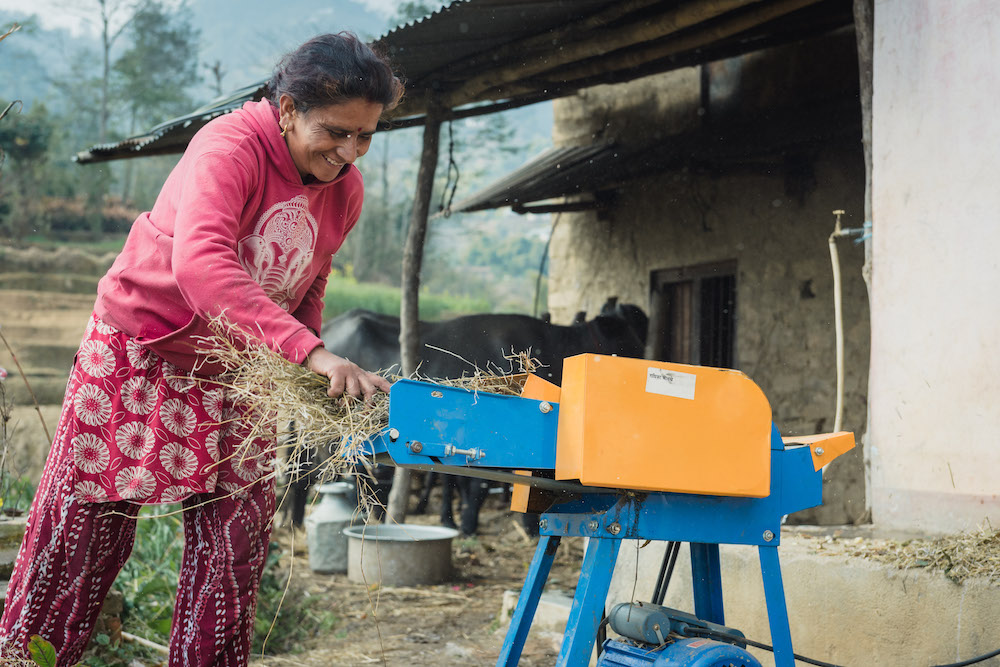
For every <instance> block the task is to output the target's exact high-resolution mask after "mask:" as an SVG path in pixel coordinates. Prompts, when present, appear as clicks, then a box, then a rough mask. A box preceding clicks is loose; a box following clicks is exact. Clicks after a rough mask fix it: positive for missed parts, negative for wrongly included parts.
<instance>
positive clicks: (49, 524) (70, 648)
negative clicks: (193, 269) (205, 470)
mask: <svg viewBox="0 0 1000 667" xmlns="http://www.w3.org/2000/svg"><path fill="white" fill-rule="evenodd" d="M65 419H66V417H65V415H64V417H63V420H65ZM64 429H65V424H63V423H61V424H60V431H62V430H64ZM68 441H69V438H62V437H59V435H57V436H56V442H55V444H54V446H53V451H52V452H51V453H50V455H49V458H48V461H47V463H46V466H45V470H44V472H43V473H42V478H41V481H40V482H39V486H38V492H37V493H36V495H35V499H34V502H33V503H32V506H31V511H30V513H29V515H28V522H27V528H26V532H25V536H24V541H23V542H22V543H21V549H20V551H19V552H18V555H17V561H16V562H15V565H14V572H13V574H12V575H11V579H10V586H9V589H8V592H7V600H6V606H5V607H4V611H3V617H2V618H0V642H2V643H3V645H2V649H3V650H2V651H0V655H7V656H10V655H22V654H24V652H25V647H26V645H27V642H28V640H29V639H30V637H31V636H32V635H40V636H41V637H42V638H44V639H46V640H48V641H49V642H51V643H52V644H53V646H55V648H56V652H57V655H58V664H60V665H72V664H76V662H77V661H79V659H80V656H81V654H82V653H83V651H84V649H85V648H86V646H87V642H88V640H89V638H90V634H91V632H92V630H93V627H94V623H95V621H96V619H97V615H98V614H99V612H100V610H101V606H102V604H103V602H104V598H105V596H106V595H107V593H108V589H109V588H110V587H111V584H112V583H113V582H114V580H115V577H116V576H117V575H118V572H119V571H120V570H121V568H122V566H123V565H124V564H125V561H126V560H127V559H128V557H129V554H130V553H131V551H132V545H133V543H134V541H135V525H136V516H137V514H138V512H139V509H140V507H139V506H138V505H135V504H132V503H128V502H125V501H119V502H110V503H82V502H80V501H79V500H78V499H77V498H76V497H75V496H74V462H73V452H72V451H71V447H70V443H69V442H68ZM274 505H275V492H274V482H273V479H271V478H270V477H268V478H265V479H262V480H260V481H258V482H257V483H256V484H253V485H251V486H249V487H247V488H245V489H244V490H242V491H240V492H237V493H235V494H232V495H230V494H228V493H226V492H224V491H222V490H221V489H220V490H219V491H218V493H216V494H200V495H195V496H191V497H189V498H187V499H186V500H185V501H184V557H183V560H182V563H181V570H180V577H179V581H178V586H177V602H176V606H175V608H174V619H173V627H172V629H171V633H170V658H169V663H168V664H169V665H170V667H181V666H182V665H184V666H193V665H198V666H201V665H204V666H208V665H218V666H220V667H236V666H239V665H246V664H247V662H248V660H249V653H250V642H251V639H252V637H253V630H254V618H255V615H256V606H257V588H258V586H259V584H260V577H261V573H262V571H263V567H264V564H265V560H266V557H267V546H268V542H269V539H270V533H271V519H272V517H273V516H274ZM153 520H155V519H153Z"/></svg>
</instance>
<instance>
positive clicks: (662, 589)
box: [653, 542, 681, 605]
mask: <svg viewBox="0 0 1000 667" xmlns="http://www.w3.org/2000/svg"><path fill="white" fill-rule="evenodd" d="M680 551H681V543H680V542H667V550H666V551H665V552H663V564H662V565H661V566H660V576H661V578H660V579H657V580H656V588H655V589H654V591H653V604H658V605H662V604H663V601H664V600H665V599H666V597H667V587H668V586H670V579H671V577H673V575H674V566H675V565H676V564H677V554H679V553H680Z"/></svg>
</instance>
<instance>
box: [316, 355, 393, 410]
mask: <svg viewBox="0 0 1000 667" xmlns="http://www.w3.org/2000/svg"><path fill="white" fill-rule="evenodd" d="M305 367H306V368H308V369H309V370H311V371H312V372H314V373H318V374H320V375H325V376H326V377H328V378H330V388H329V389H328V390H327V392H326V393H327V394H329V395H330V396H331V397H333V398H336V397H337V396H341V395H344V394H349V395H351V396H353V397H354V398H364V400H366V401H370V400H371V399H372V398H373V397H374V396H375V392H377V391H379V390H381V391H389V386H390V385H389V381H388V380H386V379H385V378H384V377H382V376H381V375H376V374H375V373H369V372H368V371H366V370H364V369H363V368H361V367H360V366H358V365H357V364H355V363H353V362H351V361H349V360H347V359H344V358H343V357H338V356H337V355H335V354H333V353H332V352H329V351H328V350H326V348H323V347H317V348H316V349H314V350H313V351H312V352H310V353H309V356H308V357H306V361H305Z"/></svg>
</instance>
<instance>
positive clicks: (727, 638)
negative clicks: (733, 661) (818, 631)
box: [688, 627, 840, 667]
mask: <svg viewBox="0 0 1000 667" xmlns="http://www.w3.org/2000/svg"><path fill="white" fill-rule="evenodd" d="M688 632H690V633H691V634H696V635H705V636H708V637H714V638H715V639H721V640H722V641H724V642H727V643H729V644H747V645H749V646H753V647H754V648H759V649H763V650H765V651H771V652H772V653H773V652H774V647H773V646H768V645H767V644H762V643H760V642H755V641H753V640H751V639H747V638H746V637H737V636H736V635H730V634H726V633H725V632H719V631H718V630H709V629H708V628H694V627H689V628H688ZM792 656H793V657H794V658H795V659H796V660H801V661H802V662H808V663H809V664H810V665H819V667H840V665H835V664H833V663H831V662H823V661H821V660H813V659H812V658H807V657H805V656H804V655H799V654H798V653H792Z"/></svg>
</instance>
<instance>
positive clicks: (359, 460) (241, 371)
mask: <svg viewBox="0 0 1000 667" xmlns="http://www.w3.org/2000/svg"><path fill="white" fill-rule="evenodd" d="M210 324H211V327H212V329H213V331H214V335H212V336H208V337H203V338H200V339H199V341H198V351H199V353H201V354H205V355H206V356H207V359H208V361H209V362H210V363H219V364H222V365H223V366H224V367H225V368H226V369H227V371H226V372H225V373H224V374H223V375H222V376H221V377H220V378H219V379H217V380H214V382H216V383H217V384H220V385H221V386H223V387H225V389H226V391H227V394H228V396H229V398H230V400H232V402H233V404H234V405H236V406H239V407H240V408H241V409H242V411H243V418H242V421H243V422H244V424H245V426H247V427H248V428H249V434H248V436H247V437H246V439H245V440H244V442H245V443H249V442H252V441H253V440H254V439H256V438H258V437H262V436H270V435H273V434H276V433H281V432H282V431H283V430H285V427H286V426H287V425H288V424H289V423H294V431H293V437H292V438H289V439H288V440H287V442H288V444H289V446H290V449H291V451H290V452H288V453H287V461H289V462H291V463H290V464H289V465H286V469H285V470H284V471H283V472H284V475H285V477H286V478H287V479H289V480H292V481H294V480H295V479H297V478H299V477H301V476H302V475H304V474H306V473H307V472H308V473H309V474H310V475H311V476H313V477H314V479H316V480H317V481H320V482H322V481H327V480H332V479H334V478H336V477H337V476H338V475H343V474H350V473H353V472H355V470H356V469H357V467H358V466H362V467H364V468H366V469H368V470H370V469H371V465H370V461H368V460H367V459H366V457H365V456H363V454H362V449H363V446H364V444H365V442H366V441H368V440H370V439H372V438H375V437H377V436H379V435H381V434H382V433H383V432H384V431H385V430H386V429H387V428H388V423H389V396H388V394H386V393H383V392H378V393H376V395H375V397H374V398H373V399H372V400H371V401H368V402H366V401H364V400H362V399H357V398H353V397H351V396H348V395H345V396H343V397H338V398H331V397H330V396H328V395H327V390H328V389H329V385H330V381H329V379H328V378H326V377H324V376H322V375H318V374H317V373H314V372H312V371H310V370H309V369H307V368H306V367H305V366H303V365H301V364H296V363H293V362H291V361H288V360H287V359H285V358H284V357H282V356H281V355H279V354H278V353H276V352H273V351H272V350H270V349H269V348H267V347H266V346H265V345H264V344H262V343H261V342H259V340H257V339H256V338H255V337H254V338H251V337H248V336H246V335H245V334H244V333H243V332H242V331H241V330H240V329H239V328H238V327H237V326H236V325H234V324H232V323H231V322H228V321H227V320H226V319H225V318H224V317H218V318H216V319H214V320H213V321H212V322H211V323H210ZM261 337H263V336H261ZM507 360H508V362H510V364H511V369H512V371H513V370H514V369H515V368H516V369H517V371H518V372H516V373H506V374H505V373H503V371H502V370H501V369H498V368H490V369H485V370H484V369H480V368H476V367H475V366H474V365H473V364H471V363H470V369H471V370H470V373H469V374H467V375H465V376H464V377H462V378H459V379H433V378H426V377H423V376H421V375H420V374H419V372H418V373H417V374H416V379H419V380H423V381H428V382H434V383H435V384H439V385H443V386H450V387H457V388H461V389H465V390H467V391H471V392H485V393H495V394H504V395H520V392H521V388H522V386H523V384H524V379H525V378H526V377H527V373H529V372H531V371H533V370H535V369H536V368H537V366H538V362H537V361H536V360H534V359H532V358H531V357H530V355H529V353H527V352H521V353H514V352H513V351H512V353H511V355H510V356H509V357H507ZM376 372H377V373H378V374H379V375H382V376H383V377H386V378H387V379H388V380H389V381H390V382H392V381H395V380H397V379H399V376H398V375H394V374H392V373H391V369H379V370H378V371H376ZM317 455H319V457H320V458H322V459H323V460H320V461H317V462H315V463H313V464H311V465H310V468H311V471H310V470H305V469H302V468H304V465H300V464H297V463H296V462H307V461H309V460H310V459H311V458H316V457H317ZM234 456H235V457H239V456H240V453H239V452H236V453H234ZM324 457H325V458H324ZM364 495H366V496H370V497H374V496H373V494H364ZM362 509H363V510H364V511H365V512H367V511H369V510H370V509H371V507H365V508H362Z"/></svg>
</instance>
